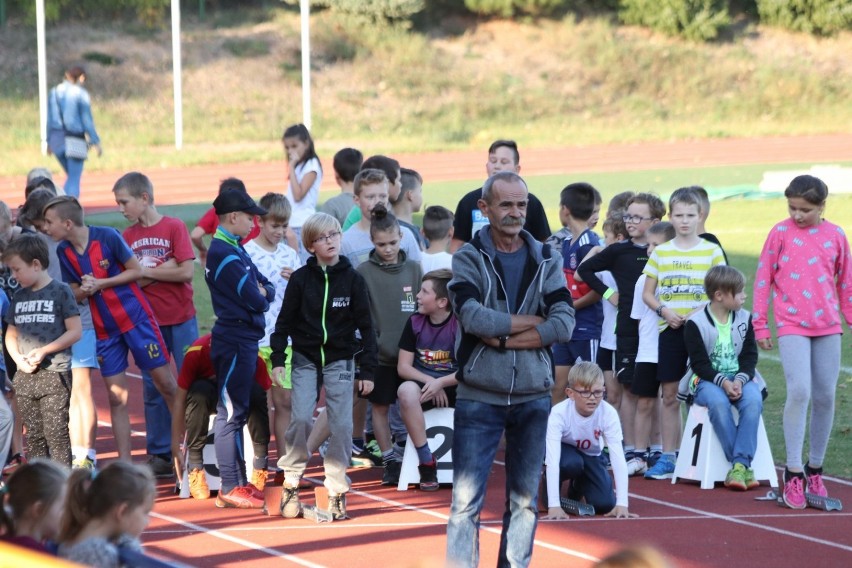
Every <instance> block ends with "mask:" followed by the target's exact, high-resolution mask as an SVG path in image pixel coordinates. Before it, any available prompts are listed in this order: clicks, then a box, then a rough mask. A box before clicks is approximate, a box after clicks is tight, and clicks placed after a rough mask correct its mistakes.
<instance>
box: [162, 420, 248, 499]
mask: <svg viewBox="0 0 852 568" xmlns="http://www.w3.org/2000/svg"><path fill="white" fill-rule="evenodd" d="M215 419H216V415H215V414H212V415H210V422H209V424H208V430H207V443H206V444H205V445H204V453H203V458H204V475H205V476H206V477H207V486H208V487H209V488H210V491H219V488H220V487H222V480H221V479H219V462H218V461H217V460H216V447H215V446H214V445H213V421H214V420H215ZM183 447H184V450H183V456H182V459H181V461H182V462H183V476H182V477H181V479H180V483H179V488H180V489H179V492H178V495H180V498H181V499H188V498H189V497H190V495H189V449H188V448H187V445H186V438H184V445H183ZM243 458H244V459H243V461H244V462H245V464H246V468H248V469H249V473H250V471H251V467H252V463H253V461H254V445H252V441H251V435H250V434H249V429H248V424H246V425H245V426H244V427H243ZM249 477H250V476H249Z"/></svg>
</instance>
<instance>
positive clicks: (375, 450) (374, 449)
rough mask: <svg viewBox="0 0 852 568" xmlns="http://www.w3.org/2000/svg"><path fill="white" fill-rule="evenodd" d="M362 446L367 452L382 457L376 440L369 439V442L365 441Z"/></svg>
mask: <svg viewBox="0 0 852 568" xmlns="http://www.w3.org/2000/svg"><path fill="white" fill-rule="evenodd" d="M364 448H365V449H366V450H367V451H368V452H370V453H371V454H372V455H373V456H374V457H376V458H378V459H382V449H381V448H380V447H379V443H378V442H377V441H375V440H370V441H369V442H367V445H365V446H364ZM383 463H384V462H383Z"/></svg>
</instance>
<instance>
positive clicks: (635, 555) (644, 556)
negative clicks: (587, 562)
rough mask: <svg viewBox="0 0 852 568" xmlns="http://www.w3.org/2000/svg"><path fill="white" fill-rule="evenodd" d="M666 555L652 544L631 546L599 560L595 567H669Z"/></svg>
mask: <svg viewBox="0 0 852 568" xmlns="http://www.w3.org/2000/svg"><path fill="white" fill-rule="evenodd" d="M669 566H670V565H669V563H668V562H666V559H665V557H664V556H663V555H662V554H660V552H658V551H657V550H655V549H654V548H651V547H650V546H629V547H627V548H622V549H621V550H617V551H615V552H613V553H612V554H610V555H609V556H607V557H606V558H604V559H602V560H599V561H598V562H597V564H595V568H669Z"/></svg>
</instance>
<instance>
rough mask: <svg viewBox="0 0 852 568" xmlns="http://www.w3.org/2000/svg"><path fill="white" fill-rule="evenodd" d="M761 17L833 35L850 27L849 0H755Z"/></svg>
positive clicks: (776, 23) (773, 23)
mask: <svg viewBox="0 0 852 568" xmlns="http://www.w3.org/2000/svg"><path fill="white" fill-rule="evenodd" d="M757 13H758V14H759V15H760V20H761V21H762V22H764V23H766V24H769V25H771V26H778V27H781V28H787V29H789V30H795V31H800V32H807V33H810V34H814V35H834V34H836V33H837V32H840V31H843V30H852V1H850V0H757Z"/></svg>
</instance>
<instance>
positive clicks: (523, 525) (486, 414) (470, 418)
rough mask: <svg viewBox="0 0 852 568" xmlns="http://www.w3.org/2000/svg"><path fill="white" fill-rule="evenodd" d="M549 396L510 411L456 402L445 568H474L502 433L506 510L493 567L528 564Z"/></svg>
mask: <svg viewBox="0 0 852 568" xmlns="http://www.w3.org/2000/svg"><path fill="white" fill-rule="evenodd" d="M549 413H550V396H549V395H548V396H547V397H544V398H540V399H537V400H532V401H530V402H525V403H523V404H518V405H514V406H493V405H490V404H485V403H482V402H476V401H472V400H465V399H461V400H457V401H456V411H455V419H454V429H455V432H454V434H453V504H452V508H451V509H450V520H449V522H448V523H447V564H448V565H451V566H454V567H467V566H477V565H478V564H479V516H480V512H481V511H482V504H483V501H484V500H485V489H486V485H487V483H488V474H489V473H490V472H491V466H492V463H493V462H494V456H495V454H496V453H497V446H498V445H499V444H500V436H501V435H502V434H503V431H504V430H505V432H506V510H505V511H504V513H503V532H502V534H501V535H500V554H499V557H498V560H497V566H498V567H502V566H512V567H522V566H527V565H529V563H530V561H531V560H532V547H533V540H534V538H535V529H536V524H537V522H538V507H537V503H536V501H537V498H538V485H539V481H540V480H541V469H542V464H544V446H545V436H546V434H547V417H548V414H549Z"/></svg>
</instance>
